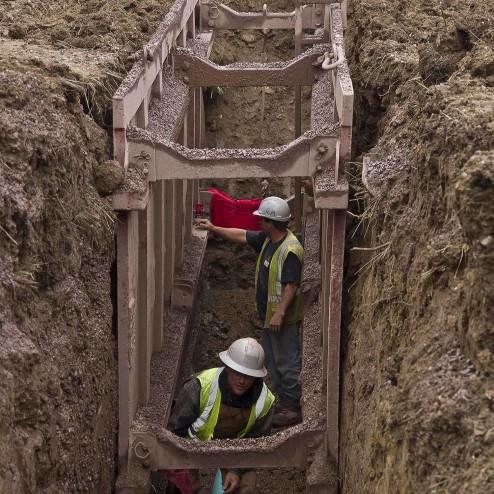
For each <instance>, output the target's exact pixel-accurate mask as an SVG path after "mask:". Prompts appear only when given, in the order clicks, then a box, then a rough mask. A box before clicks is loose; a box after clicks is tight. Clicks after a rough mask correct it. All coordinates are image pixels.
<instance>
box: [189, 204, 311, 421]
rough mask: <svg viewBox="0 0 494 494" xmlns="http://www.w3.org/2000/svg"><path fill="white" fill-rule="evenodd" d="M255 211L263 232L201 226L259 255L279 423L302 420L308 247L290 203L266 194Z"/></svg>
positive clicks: (204, 222) (259, 288)
mask: <svg viewBox="0 0 494 494" xmlns="http://www.w3.org/2000/svg"><path fill="white" fill-rule="evenodd" d="M254 214H255V215H257V216H259V217H260V220H261V221H260V231H252V230H243V229H241V228H223V227H218V226H214V225H213V224H212V223H211V222H210V221H209V220H208V219H201V220H199V221H198V223H197V225H198V227H199V228H202V229H205V230H208V231H210V232H212V233H214V234H215V235H218V236H219V237H221V238H223V239H225V240H229V241H233V242H236V243H239V244H249V245H251V246H252V247H253V248H254V249H255V250H256V251H257V252H259V257H258V259H257V266H256V282H255V283H256V304H257V310H258V314H259V318H260V319H261V321H262V323H263V327H264V331H263V336H262V346H263V348H264V352H265V354H266V367H267V368H268V371H269V375H270V377H271V381H272V383H273V388H274V391H275V393H276V395H277V406H276V412H275V415H274V417H273V425H274V426H288V425H293V424H296V423H298V422H300V421H301V419H302V414H301V409H300V397H301V388H300V383H299V376H300V338H299V322H300V314H299V296H298V295H299V290H298V287H299V285H300V280H301V275H302V266H303V262H304V250H303V247H302V245H301V244H300V242H299V241H298V240H297V238H296V237H295V235H294V234H293V233H292V232H290V231H289V230H288V229H287V226H288V221H289V220H290V218H291V215H290V208H289V206H288V203H287V202H286V201H285V200H283V199H281V198H280V197H267V198H266V199H264V200H263V201H262V202H261V204H260V205H259V209H258V210H257V211H254Z"/></svg>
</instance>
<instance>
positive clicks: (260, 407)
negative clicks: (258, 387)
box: [256, 383, 268, 420]
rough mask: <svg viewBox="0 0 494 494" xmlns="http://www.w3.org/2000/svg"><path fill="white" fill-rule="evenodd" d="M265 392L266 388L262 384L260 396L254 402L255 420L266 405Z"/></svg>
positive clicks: (266, 392)
mask: <svg viewBox="0 0 494 494" xmlns="http://www.w3.org/2000/svg"><path fill="white" fill-rule="evenodd" d="M267 390H268V388H267V386H266V385H265V384H264V383H263V384H262V391H261V394H260V395H259V398H257V401H256V420H257V419H258V418H259V415H261V413H262V411H263V410H264V405H265V404H266V396H267V394H268V391H267Z"/></svg>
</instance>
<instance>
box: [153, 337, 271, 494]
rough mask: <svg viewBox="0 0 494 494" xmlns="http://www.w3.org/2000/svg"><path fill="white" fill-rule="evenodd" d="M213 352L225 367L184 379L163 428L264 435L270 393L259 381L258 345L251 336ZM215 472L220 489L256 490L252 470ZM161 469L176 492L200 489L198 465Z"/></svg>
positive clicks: (204, 434) (199, 434)
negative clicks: (216, 353) (218, 476)
mask: <svg viewBox="0 0 494 494" xmlns="http://www.w3.org/2000/svg"><path fill="white" fill-rule="evenodd" d="M219 357H220V359H221V361H222V362H223V363H224V364H225V367H219V368H213V369H208V370H205V371H203V372H200V373H198V374H196V375H195V376H193V377H191V378H190V379H188V380H187V381H186V382H185V384H184V386H183V388H182V389H181V391H180V393H179V395H178V397H177V399H176V400H175V403H174V405H173V408H172V411H171V414H170V418H169V420H168V426H167V428H168V430H170V431H171V432H173V433H175V434H177V435H178V436H181V437H187V438H190V439H196V440H200V441H210V440H212V439H234V438H255V437H262V436H268V435H269V434H271V421H272V418H273V413H274V406H273V404H274V401H275V398H274V395H273V394H272V393H271V391H269V389H268V388H267V386H266V384H265V383H264V380H263V377H264V376H266V374H267V370H266V368H265V367H264V351H263V349H262V347H261V345H260V344H259V343H257V341H256V340H254V339H253V338H241V339H238V340H236V341H234V342H233V343H232V344H231V345H230V347H229V348H228V350H226V351H223V352H221V353H220V354H219ZM221 473H222V487H223V492H225V493H226V494H229V493H235V494H253V493H256V492H257V489H256V471H255V470H253V469H241V468H234V469H228V470H226V469H221ZM161 474H162V475H163V476H164V477H166V478H167V479H168V480H169V481H170V482H171V483H172V484H174V487H173V488H174V489H178V490H179V491H180V492H181V493H182V494H189V493H195V492H199V491H200V490H201V483H200V481H199V471H198V470H178V471H177V470H162V471H161ZM172 492H173V490H172ZM174 492H176V490H175V491H174Z"/></svg>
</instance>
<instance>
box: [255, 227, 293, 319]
mask: <svg viewBox="0 0 494 494" xmlns="http://www.w3.org/2000/svg"><path fill="white" fill-rule="evenodd" d="M246 235H247V243H248V244H249V245H251V246H252V247H253V248H254V249H255V251H256V252H261V250H262V246H263V245H264V240H265V239H266V235H265V234H264V233H262V232H258V231H253V230H247V232H246ZM283 240H285V237H283V238H282V239H281V240H279V241H278V242H275V243H271V242H270V243H269V244H268V245H267V247H266V249H265V250H264V252H263V254H262V258H261V263H260V265H259V275H258V277H257V293H256V304H257V312H258V313H259V319H261V321H263V322H264V320H265V319H266V310H267V307H268V278H269V265H270V262H271V259H272V257H273V254H274V253H275V252H276V250H277V249H278V247H279V246H280V245H281V244H282V243H283ZM301 276H302V264H301V263H300V261H299V258H298V257H297V256H296V255H295V254H293V252H290V253H289V254H288V256H287V257H286V259H285V262H284V263H283V270H282V272H281V283H282V284H286V283H289V282H294V283H297V284H300V278H301Z"/></svg>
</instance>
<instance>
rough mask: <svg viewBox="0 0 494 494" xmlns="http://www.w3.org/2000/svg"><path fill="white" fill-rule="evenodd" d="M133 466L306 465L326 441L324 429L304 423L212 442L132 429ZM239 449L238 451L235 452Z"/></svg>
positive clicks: (162, 432)
mask: <svg viewBox="0 0 494 494" xmlns="http://www.w3.org/2000/svg"><path fill="white" fill-rule="evenodd" d="M131 441H132V446H131V454H130V455H129V460H130V465H129V466H130V467H131V469H132V470H134V469H136V468H139V467H140V468H144V469H146V470H150V471H159V470H165V469H190V468H234V467H238V468H269V467H271V468H276V467H284V468H287V467H297V468H306V467H307V466H308V465H310V464H311V463H312V461H313V458H314V456H315V455H317V453H318V451H319V450H320V449H322V447H323V442H324V430H318V429H304V428H303V426H302V425H299V426H295V427H291V428H290V429H287V430H286V431H283V432H280V433H278V434H277V435H276V436H270V437H267V438H260V439H230V440H229V439H226V440H215V441H209V442H201V441H196V440H190V439H184V438H180V437H178V436H176V435H175V434H173V433H171V432H169V431H168V430H166V429H161V430H159V431H158V430H156V431H155V433H154V434H153V433H149V432H148V433H132V435H131ZM232 451H235V454H232Z"/></svg>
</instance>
